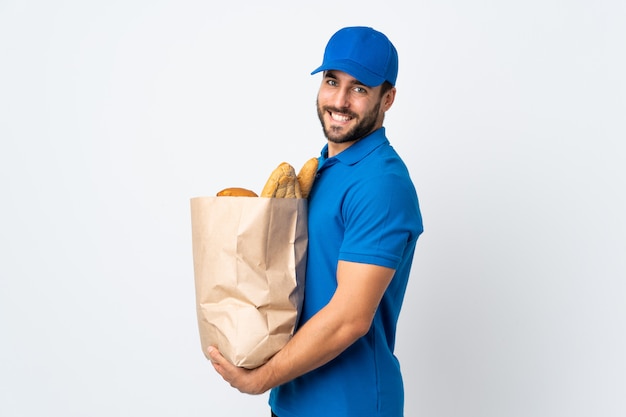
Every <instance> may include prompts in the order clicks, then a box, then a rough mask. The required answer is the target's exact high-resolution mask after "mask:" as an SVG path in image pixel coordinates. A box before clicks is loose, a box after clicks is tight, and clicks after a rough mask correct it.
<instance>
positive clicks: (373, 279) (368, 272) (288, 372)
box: [208, 261, 395, 394]
mask: <svg viewBox="0 0 626 417" xmlns="http://www.w3.org/2000/svg"><path fill="white" fill-rule="evenodd" d="M394 272H395V271H394V270H393V269H390V268H385V267H382V266H376V265H368V264H362V263H354V262H346V261H339V263H338V265H337V290H336V291H335V294H334V295H333V297H332V299H331V300H330V302H329V303H328V304H327V305H326V306H325V307H324V308H322V309H321V310H320V311H318V312H317V314H315V315H314V316H313V317H311V318H310V319H309V320H308V321H307V322H306V323H305V324H304V325H303V326H302V327H301V328H300V329H299V330H298V331H297V332H296V334H294V336H293V337H292V338H291V339H290V340H289V342H288V343H287V344H286V345H285V346H284V347H283V348H282V349H281V350H280V351H278V353H276V354H275V355H274V356H272V358H271V359H270V360H269V361H268V362H267V363H265V364H264V365H262V366H259V367H258V368H255V369H245V368H239V367H237V366H234V365H233V364H231V363H230V362H228V361H227V360H226V359H225V358H224V357H223V356H222V355H221V354H220V353H219V352H218V350H217V349H216V348H215V347H209V349H208V353H209V358H210V359H211V363H212V364H213V367H214V368H215V370H216V371H217V372H218V373H219V374H220V375H221V376H222V378H224V380H225V381H226V382H228V383H229V384H230V385H231V386H232V387H234V388H237V389H238V390H239V391H241V392H243V393H246V394H262V393H264V392H265V391H267V390H269V389H271V388H273V387H275V386H278V385H281V384H284V383H286V382H288V381H290V380H292V379H294V378H296V377H298V376H300V375H303V374H305V373H307V372H309V371H311V370H313V369H316V368H318V367H320V366H322V365H324V364H325V363H327V362H329V361H331V360H332V359H334V358H336V357H337V356H338V355H339V354H340V353H341V352H343V351H344V350H345V349H347V348H348V347H349V346H350V345H351V344H352V343H354V341H356V340H357V339H358V338H359V337H361V336H363V335H364V334H366V333H367V331H368V330H369V328H370V326H371V324H372V319H373V317H374V314H375V312H376V309H377V308H378V304H379V303H380V300H381V298H382V296H383V294H384V292H385V289H386V288H387V285H389V282H390V281H391V279H392V278H393V274H394Z"/></svg>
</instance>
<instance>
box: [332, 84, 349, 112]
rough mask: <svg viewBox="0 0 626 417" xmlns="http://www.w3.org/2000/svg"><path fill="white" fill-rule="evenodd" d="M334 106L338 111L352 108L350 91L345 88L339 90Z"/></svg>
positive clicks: (336, 93)
mask: <svg viewBox="0 0 626 417" xmlns="http://www.w3.org/2000/svg"><path fill="white" fill-rule="evenodd" d="M334 104H335V107H337V108H338V109H344V108H348V107H350V91H349V90H344V89H343V88H340V89H337V91H336V92H335V96H334Z"/></svg>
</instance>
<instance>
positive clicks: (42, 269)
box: [0, 0, 626, 417]
mask: <svg viewBox="0 0 626 417" xmlns="http://www.w3.org/2000/svg"><path fill="white" fill-rule="evenodd" d="M625 21H626V6H625V3H624V2H622V1H618V0H615V1H609V0H593V1H592V0H587V1H584V0H580V1H576V0H574V1H569V2H565V1H557V0H541V1H539V0H530V1H523V2H522V1H518V2H513V1H496V0H482V1H471V2H467V1H443V2H442V1H417V2H404V1H402V2H400V1H393V0H392V1H386V2H380V1H365V0H359V1H355V0H348V1H343V2H330V3H328V2H327V3H324V2H322V3H319V2H318V3H302V4H301V3H299V2H291V1H286V0H285V1H277V0H274V1H267V2H257V1H253V0H247V1H232V2H208V1H199V0H198V1H193V0H176V1H174V0H160V1H159V0H157V1H147V0H145V1H141V0H124V1H121V0H120V1H116V0H113V1H106V2H105V1H100V2H96V1H79V0H73V1H72V0H68V1H61V0H59V1H49V2H48V1H34V0H33V1H28V0H23V1H16V0H0V63H1V64H0V140H1V148H0V181H1V183H0V193H1V194H0V195H1V204H0V257H1V258H0V415H2V416H6V417H12V416H60V417H73V416H77V417H78V416H80V417H84V416H94V417H95V416H107V417H108V416H116V417H121V416H132V417H136V416H152V417H157V416H186V417H193V416H267V415H268V413H269V411H268V408H267V406H266V401H267V396H266V395H262V396H258V397H252V396H247V395H243V394H240V393H238V392H237V391H235V390H234V389H232V388H230V387H229V386H228V385H227V384H226V383H224V382H223V381H222V380H221V379H220V378H219V377H218V376H217V374H215V373H214V372H213V370H212V368H211V367H210V364H209V363H208V361H207V360H206V359H205V358H204V356H203V354H202V352H201V350H200V342H199V337H198V333H197V325H196V321H195V320H196V317H195V299H194V292H193V291H194V289H193V270H192V259H191V234H190V233H191V232H190V214H189V198H191V197H194V196H199V195H213V194H214V193H215V192H217V191H218V190H219V189H221V188H225V187H228V186H243V187H247V188H252V189H255V190H259V189H260V188H262V186H263V184H264V183H265V180H266V178H267V176H268V175H269V172H271V170H272V169H273V168H274V167H275V166H276V165H277V164H278V163H279V162H282V161H283V160H285V161H289V162H290V163H292V164H293V165H294V166H296V167H297V166H300V165H301V164H302V163H304V161H306V160H307V159H308V158H310V157H311V156H316V155H317V154H318V152H319V150H320V149H321V147H322V146H323V144H324V138H323V136H322V132H321V128H320V126H319V122H318V120H317V117H316V115H315V107H314V103H315V94H316V92H317V87H318V85H319V81H320V78H319V75H316V76H311V75H309V73H310V71H311V70H313V69H314V68H315V67H317V66H318V65H319V63H320V62H321V58H322V53H323V48H324V46H325V44H326V41H327V40H328V38H329V37H330V36H331V35H332V33H334V32H335V30H337V29H339V28H340V27H343V26H348V25H368V26H373V27H375V28H377V29H379V30H381V31H383V32H385V33H386V34H387V35H388V36H389V37H390V38H391V39H392V41H393V42H394V43H395V44H396V46H397V48H398V50H399V54H400V74H399V78H398V84H397V87H398V95H397V100H396V103H395V104H394V107H393V108H392V109H391V110H390V112H389V113H388V116H387V120H386V125H387V132H388V136H389V138H390V140H391V142H392V145H394V147H395V148H396V149H397V150H398V151H399V152H400V153H401V154H402V155H403V157H404V159H405V161H406V163H407V164H408V166H409V168H410V171H411V174H412V176H413V178H414V181H415V184H416V186H417V189H418V193H419V196H420V199H421V204H422V210H423V216H424V225H425V232H424V234H423V235H422V237H421V240H420V242H419V244H418V247H417V252H416V257H415V262H414V269H413V272H412V277H411V283H410V285H409V288H408V292H407V295H406V301H405V307H404V310H403V313H402V315H401V319H400V325H399V334H398V343H397V354H398V356H399V358H400V360H401V363H402V366H403V370H404V374H405V385H406V416H408V417H413V416H416V417H419V416H425V417H426V416H427V417H530V416H541V417H543V416H546V417H548V416H569V417H571V416H581V417H582V416H603V417H610V416H611V417H612V416H616V417H617V416H620V417H621V416H624V415H626V355H625V353H624V352H626V334H625V332H626V302H625V301H626V283H625V282H626V256H625V255H626V240H625V236H624V235H625V232H626V227H625V225H626V222H625V220H624V213H626V196H625V192H624V190H625V189H626V168H625V166H626V160H625V159H626V158H625V151H624V150H623V144H622V143H621V142H624V140H625V139H626V127H625V120H626V118H625V116H626V82H625V81H624V74H626V58H625V48H624V39H626V29H625V25H624V22H625Z"/></svg>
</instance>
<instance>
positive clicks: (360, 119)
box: [317, 71, 389, 144]
mask: <svg viewBox="0 0 626 417" xmlns="http://www.w3.org/2000/svg"><path fill="white" fill-rule="evenodd" d="M380 90H381V87H380V86H377V87H367V86H365V85H363V84H362V83H361V82H359V81H358V80H357V79H356V78H354V77H352V76H351V75H349V74H347V73H345V72H341V71H326V72H325V73H324V79H323V80H322V85H321V86H320V89H319V92H318V95H317V115H318V117H319V119H320V122H321V123H322V127H323V128H324V134H325V135H326V138H327V139H328V140H329V141H330V142H332V143H336V144H346V143H350V142H354V141H357V140H359V139H361V138H362V137H364V136H365V135H367V134H369V133H371V132H372V131H374V130H376V129H378V128H379V127H381V126H382V124H383V118H384V112H385V111H386V110H387V108H388V107H389V106H387V107H386V108H384V109H381V97H380Z"/></svg>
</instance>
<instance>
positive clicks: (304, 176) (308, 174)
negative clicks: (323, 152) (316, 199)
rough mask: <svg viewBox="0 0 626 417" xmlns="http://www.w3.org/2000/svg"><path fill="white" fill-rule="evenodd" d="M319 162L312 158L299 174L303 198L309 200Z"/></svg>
mask: <svg viewBox="0 0 626 417" xmlns="http://www.w3.org/2000/svg"><path fill="white" fill-rule="evenodd" d="M317 166H318V161H317V158H311V159H309V160H308V161H306V162H305V163H304V165H303V166H302V168H301V169H300V172H298V183H299V184H300V192H301V193H302V198H308V197H309V193H310V192H311V187H313V181H315V174H317Z"/></svg>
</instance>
